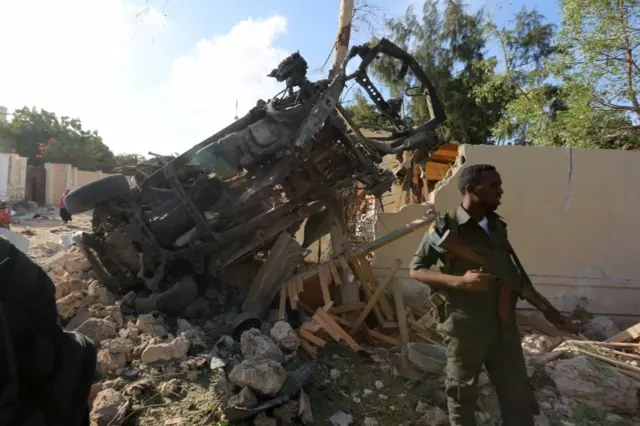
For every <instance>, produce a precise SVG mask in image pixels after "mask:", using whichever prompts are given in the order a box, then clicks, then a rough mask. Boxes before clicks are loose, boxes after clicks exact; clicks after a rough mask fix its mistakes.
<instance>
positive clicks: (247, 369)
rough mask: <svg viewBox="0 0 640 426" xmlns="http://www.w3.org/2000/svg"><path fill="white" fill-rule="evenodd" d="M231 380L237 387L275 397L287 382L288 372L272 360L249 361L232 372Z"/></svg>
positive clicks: (243, 362)
mask: <svg viewBox="0 0 640 426" xmlns="http://www.w3.org/2000/svg"><path fill="white" fill-rule="evenodd" d="M229 379H230V380H231V382H232V383H234V384H235V385H237V386H242V387H244V386H249V387H250V388H251V389H254V390H256V391H258V392H260V393H261V394H263V395H269V396H273V395H276V394H277V393H278V392H280V389H282V386H283V385H284V382H285V381H286V380H287V370H285V369H284V368H283V367H282V366H281V365H280V363H279V362H277V361H274V360H272V359H266V358H262V359H247V360H244V361H242V362H241V363H240V364H238V365H236V366H235V367H234V368H233V370H231V374H229Z"/></svg>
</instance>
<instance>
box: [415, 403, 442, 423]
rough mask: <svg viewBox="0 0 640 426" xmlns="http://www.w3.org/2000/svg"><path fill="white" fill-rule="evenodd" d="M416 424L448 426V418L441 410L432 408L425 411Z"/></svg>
mask: <svg viewBox="0 0 640 426" xmlns="http://www.w3.org/2000/svg"><path fill="white" fill-rule="evenodd" d="M418 424H419V425H424V426H448V425H449V416H448V415H447V413H446V412H445V411H444V410H443V409H442V408H440V407H433V408H431V409H427V410H426V411H425V413H424V415H423V416H422V417H420V420H418Z"/></svg>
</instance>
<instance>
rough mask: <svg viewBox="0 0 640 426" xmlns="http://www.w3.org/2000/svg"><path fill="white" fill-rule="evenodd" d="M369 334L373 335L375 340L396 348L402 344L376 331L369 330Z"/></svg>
mask: <svg viewBox="0 0 640 426" xmlns="http://www.w3.org/2000/svg"><path fill="white" fill-rule="evenodd" d="M369 333H371V336H372V337H373V338H374V339H376V340H379V341H381V342H384V343H388V344H390V345H394V346H398V345H399V344H400V340H398V339H395V338H393V337H391V336H387V335H386V334H382V333H379V332H377V331H375V330H369Z"/></svg>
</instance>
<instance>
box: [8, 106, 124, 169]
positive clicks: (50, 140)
mask: <svg viewBox="0 0 640 426" xmlns="http://www.w3.org/2000/svg"><path fill="white" fill-rule="evenodd" d="M0 149H2V150H3V151H6V152H16V153H17V154H19V155H21V156H23V157H28V158H29V164H30V165H32V166H39V165H43V164H44V163H45V162H51V163H68V164H72V165H73V166H75V167H78V168H79V169H82V170H102V171H105V172H109V171H111V170H112V169H113V167H115V165H116V159H115V157H114V155H113V152H111V150H110V149H109V148H108V147H107V146H106V145H105V144H104V143H103V142H102V138H101V137H100V136H99V135H98V133H97V132H96V131H95V130H85V129H84V128H83V127H82V123H81V121H80V120H79V119H77V118H69V117H60V118H58V117H57V116H56V115H55V114H54V113H52V112H49V111H45V110H43V109H41V110H39V111H38V110H36V109H35V108H32V109H29V108H26V107H25V108H22V109H19V110H16V111H15V112H14V114H13V119H12V120H11V121H10V122H8V123H5V124H1V123H0Z"/></svg>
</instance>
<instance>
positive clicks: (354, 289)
mask: <svg viewBox="0 0 640 426" xmlns="http://www.w3.org/2000/svg"><path fill="white" fill-rule="evenodd" d="M342 211H343V205H342V200H341V199H336V200H333V202H332V203H331V204H330V205H329V220H330V221H331V230H330V235H331V247H332V249H333V253H334V255H335V256H342V255H343V254H345V253H346V252H347V250H349V241H348V239H347V237H346V235H347V232H346V226H345V222H344V218H343V216H342ZM347 273H348V269H343V270H342V271H341V278H342V285H340V302H341V303H344V304H346V303H353V302H359V301H360V291H359V290H358V284H357V283H356V282H353V281H348V280H347V278H348V277H347ZM345 315H348V316H350V315H353V314H351V313H346V314H345Z"/></svg>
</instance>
